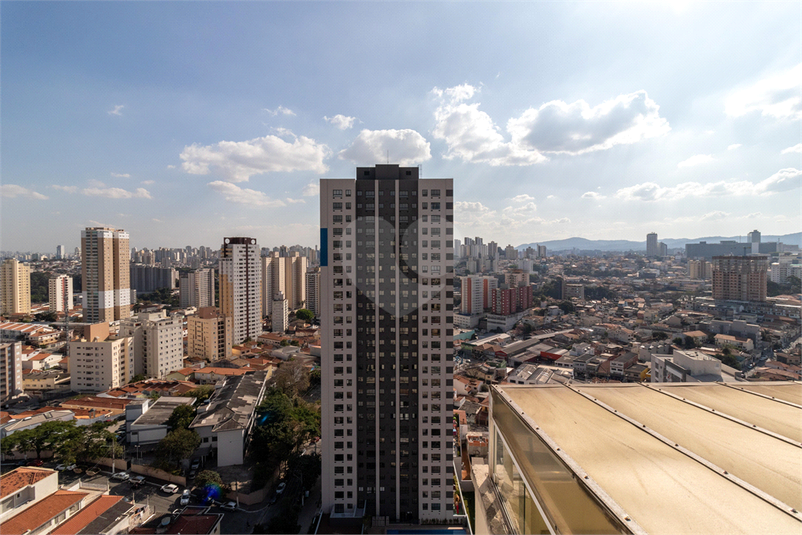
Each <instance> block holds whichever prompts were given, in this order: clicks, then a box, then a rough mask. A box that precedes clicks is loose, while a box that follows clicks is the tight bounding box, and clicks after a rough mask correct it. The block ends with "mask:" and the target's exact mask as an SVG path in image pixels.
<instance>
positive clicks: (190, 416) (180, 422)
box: [167, 405, 195, 431]
mask: <svg viewBox="0 0 802 535" xmlns="http://www.w3.org/2000/svg"><path fill="white" fill-rule="evenodd" d="M194 419H195V407H193V406H192V405H179V406H178V407H176V408H175V409H173V413H172V414H171V415H170V418H168V419H167V425H168V426H170V429H171V430H173V431H175V430H176V429H188V428H189V424H191V423H192V420H194Z"/></svg>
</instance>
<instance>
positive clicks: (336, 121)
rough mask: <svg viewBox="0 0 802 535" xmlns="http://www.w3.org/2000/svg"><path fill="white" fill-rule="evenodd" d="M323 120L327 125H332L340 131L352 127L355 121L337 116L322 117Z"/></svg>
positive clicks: (353, 118)
mask: <svg viewBox="0 0 802 535" xmlns="http://www.w3.org/2000/svg"><path fill="white" fill-rule="evenodd" d="M323 120H324V121H326V122H327V123H329V124H333V125H334V126H336V127H337V128H339V129H340V130H348V129H349V128H353V127H354V121H356V117H348V116H347V115H341V114H339V113H338V114H337V115H335V116H334V117H325V116H324V117H323Z"/></svg>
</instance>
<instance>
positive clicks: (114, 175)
mask: <svg viewBox="0 0 802 535" xmlns="http://www.w3.org/2000/svg"><path fill="white" fill-rule="evenodd" d="M111 176H113V177H114V178H131V175H129V174H128V173H112V174H111Z"/></svg>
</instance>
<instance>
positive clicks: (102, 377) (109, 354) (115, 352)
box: [69, 323, 134, 392]
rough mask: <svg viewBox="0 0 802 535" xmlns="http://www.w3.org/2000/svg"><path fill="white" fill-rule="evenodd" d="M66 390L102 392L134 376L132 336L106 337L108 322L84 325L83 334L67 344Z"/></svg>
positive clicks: (107, 334) (125, 382)
mask: <svg viewBox="0 0 802 535" xmlns="http://www.w3.org/2000/svg"><path fill="white" fill-rule="evenodd" d="M69 355H70V390H72V391H74V392H105V391H106V390H109V389H111V388H117V387H120V386H123V385H126V384H128V383H130V382H131V379H133V377H134V338H133V337H131V336H110V335H109V324H108V323H96V324H94V325H87V326H85V327H84V333H83V337H82V338H81V339H80V340H74V341H71V342H70V343H69Z"/></svg>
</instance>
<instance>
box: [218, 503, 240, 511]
mask: <svg viewBox="0 0 802 535" xmlns="http://www.w3.org/2000/svg"><path fill="white" fill-rule="evenodd" d="M220 507H222V508H223V509H225V510H226V511H236V510H237V504H236V502H226V503H225V504H223V505H221V506H220Z"/></svg>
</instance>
